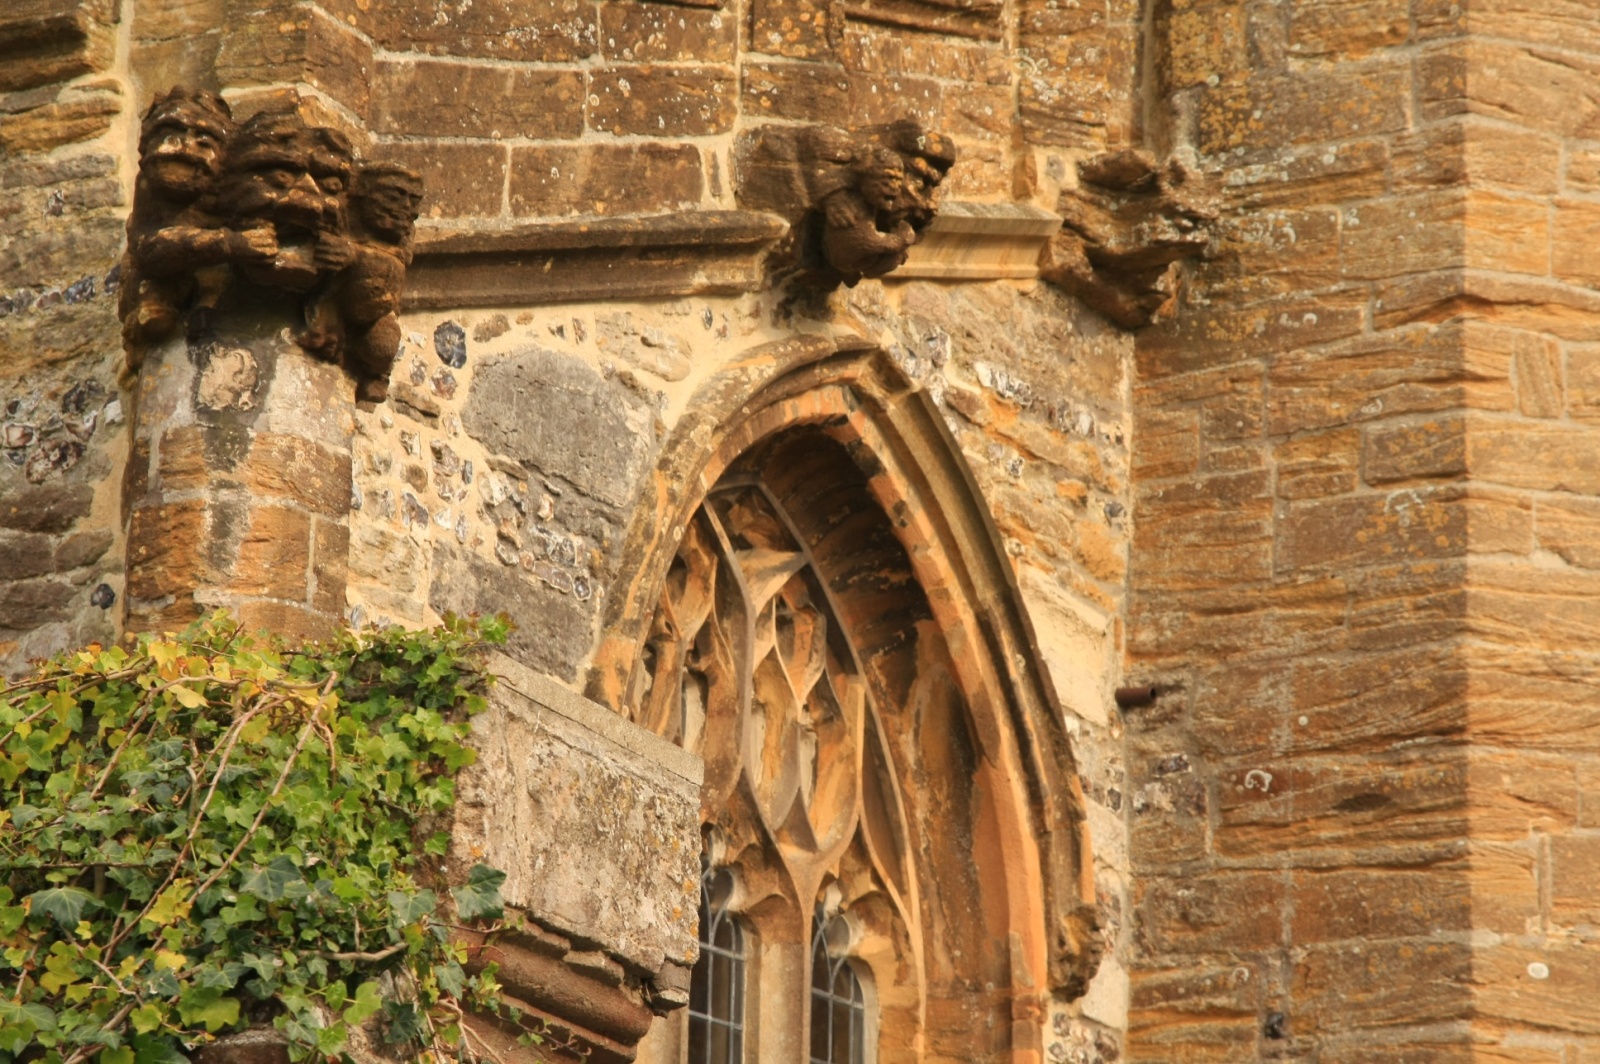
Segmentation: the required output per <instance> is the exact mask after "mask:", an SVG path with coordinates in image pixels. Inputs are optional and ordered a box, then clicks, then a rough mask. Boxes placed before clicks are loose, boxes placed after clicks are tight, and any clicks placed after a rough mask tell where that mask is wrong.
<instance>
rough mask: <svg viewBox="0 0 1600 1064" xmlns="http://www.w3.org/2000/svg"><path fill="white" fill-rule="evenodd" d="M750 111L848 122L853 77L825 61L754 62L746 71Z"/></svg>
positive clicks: (747, 109) (746, 102) (746, 103)
mask: <svg viewBox="0 0 1600 1064" xmlns="http://www.w3.org/2000/svg"><path fill="white" fill-rule="evenodd" d="M742 74H743V78H744V87H743V100H744V110H745V112H746V113H747V114H753V115H761V116H763V117H768V118H790V119H796V120H801V121H805V120H809V121H813V122H823V123H827V124H830V125H848V124H849V121H850V78H849V76H848V75H846V74H845V73H844V72H843V71H841V70H840V69H839V68H837V67H834V66H831V65H827V64H822V63H750V64H747V65H746V66H745V67H744V68H743V71H742Z"/></svg>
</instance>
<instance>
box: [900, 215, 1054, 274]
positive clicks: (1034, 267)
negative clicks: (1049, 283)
mask: <svg viewBox="0 0 1600 1064" xmlns="http://www.w3.org/2000/svg"><path fill="white" fill-rule="evenodd" d="M1060 229H1061V216H1060V215H1057V214H1052V213H1050V212H1049V211H1047V210H1044V209H1043V208H1041V207H1034V206H1031V205H1030V204H1026V203H946V204H944V205H943V206H942V207H940V208H939V214H938V216H937V217H935V218H934V220H933V222H932V224H931V225H929V226H928V228H927V230H926V231H925V232H924V233H923V234H922V240H921V241H920V242H919V243H917V244H916V245H915V246H914V247H913V248H912V249H911V253H910V254H909V255H907V256H906V261H905V265H903V266H901V267H900V268H899V269H898V270H895V271H894V274H893V277H894V279H895V280H913V279H918V278H923V279H928V280H942V281H993V280H1001V279H1005V278H1012V279H1015V280H1028V279H1029V278H1033V277H1037V276H1039V260H1040V257H1041V256H1042V255H1043V254H1044V251H1045V245H1046V244H1048V243H1049V242H1050V238H1051V237H1053V236H1055V235H1056V233H1057V232H1058V231H1059V230H1060Z"/></svg>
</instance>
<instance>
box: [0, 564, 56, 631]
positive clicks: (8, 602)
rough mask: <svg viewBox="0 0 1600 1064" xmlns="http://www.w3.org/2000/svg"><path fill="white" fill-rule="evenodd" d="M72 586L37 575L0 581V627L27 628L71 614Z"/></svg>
mask: <svg viewBox="0 0 1600 1064" xmlns="http://www.w3.org/2000/svg"><path fill="white" fill-rule="evenodd" d="M72 593H73V588H72V585H71V584H69V583H67V582H66V581H64V580H52V579H49V578H44V577H41V578H38V579H32V580H9V581H0V627H4V628H11V629H18V630H22V631H26V630H27V629H30V628H38V627H39V626H41V625H45V624H49V623H51V622H52V621H62V620H65V619H66V618H67V617H68V616H70V615H71V612H72V611H71V602H72Z"/></svg>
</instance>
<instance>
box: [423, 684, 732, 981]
mask: <svg viewBox="0 0 1600 1064" xmlns="http://www.w3.org/2000/svg"><path fill="white" fill-rule="evenodd" d="M490 670H491V671H492V672H494V673H495V674H496V675H498V676H499V677H500V681H499V682H498V683H497V684H495V686H494V687H493V688H492V689H491V690H490V693H489V709H488V710H487V711H486V712H485V713H483V714H482V715H480V716H479V717H477V718H476V719H475V720H474V721H473V739H472V745H473V746H474V747H475V748H476V750H477V751H478V760H477V762H476V763H475V764H474V765H472V766H471V767H469V768H468V769H467V770H466V771H465V772H463V773H462V776H461V779H460V781H459V785H458V795H459V797H458V801H457V804H456V813H455V822H454V827H453V830H452V835H453V841H452V847H451V855H452V856H451V864H452V866H454V868H453V870H452V875H465V872H466V869H467V867H468V866H469V865H471V864H473V863H475V862H476V861H478V860H483V861H486V862H488V863H489V864H491V865H494V866H495V867H496V868H499V869H501V870H503V871H504V872H505V873H506V876H507V878H506V882H505V885H504V886H503V888H502V893H503V894H504V896H505V899H506V902H507V904H509V905H512V906H515V907H516V908H518V909H521V910H523V911H524V912H526V913H527V914H528V915H529V916H530V917H532V918H533V919H534V920H535V921H536V922H537V923H538V924H539V925H540V926H542V927H545V928H548V929H549V930H551V931H554V932H556V933H558V934H560V935H562V936H565V937H566V938H567V939H570V940H571V941H572V942H573V943H574V944H575V946H576V947H577V948H581V949H598V950H599V951H601V952H603V953H604V954H606V955H608V956H610V957H613V958H615V959H616V960H617V961H618V962H620V963H621V964H622V966H623V968H624V969H626V970H627V971H628V972H630V973H633V974H634V975H636V976H637V977H639V978H648V979H656V978H658V977H660V976H661V975H662V973H663V966H664V965H668V966H670V965H679V966H682V965H688V964H692V963H694V957H695V954H696V952H697V949H698V946H697V941H698V940H697V936H696V932H695V920H696V915H697V909H698V903H699V889H700V780H701V771H702V769H701V763H700V759H699V758H698V757H696V756H695V755H694V754H691V753H689V752H688V751H685V750H683V749H681V748H679V747H677V746H674V745H673V744H672V743H669V742H667V741H666V740H664V739H662V738H660V737H659V736H657V735H655V734H653V733H651V732H649V731H646V730H645V729H643V728H641V727H639V726H638V725H636V724H633V723H631V722H629V721H628V720H626V719H625V718H623V717H620V716H618V715H617V714H615V713H613V712H612V711H610V710H608V709H606V708H605V707H603V706H601V705H598V704H597V703H594V702H591V701H589V700H588V699H586V698H584V697H583V696H581V695H578V694H575V693H574V692H572V691H570V690H568V689H567V688H565V687H563V686H562V685H561V684H560V683H558V682H556V681H555V680H552V679H550V678H549V677H546V676H541V675H539V674H538V673H536V672H534V671H532V670H530V669H528V668H527V667H526V666H523V665H521V664H519V663H517V662H515V661H512V660H511V659H510V658H507V657H504V656H500V655H497V656H496V657H495V658H494V659H493V660H492V661H491V662H490ZM533 1004H536V1005H537V1004H539V1003H538V1002H533Z"/></svg>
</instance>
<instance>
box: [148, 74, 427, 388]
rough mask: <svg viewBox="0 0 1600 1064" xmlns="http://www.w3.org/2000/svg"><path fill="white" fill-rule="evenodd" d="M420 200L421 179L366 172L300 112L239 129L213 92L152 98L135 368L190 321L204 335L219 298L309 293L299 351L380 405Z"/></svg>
mask: <svg viewBox="0 0 1600 1064" xmlns="http://www.w3.org/2000/svg"><path fill="white" fill-rule="evenodd" d="M421 201H422V179H421V178H420V177H418V176H417V175H416V174H415V173H412V172H411V171H409V170H406V169H404V168H402V167H397V166H391V165H385V164H372V165H366V166H363V165H361V164H360V163H358V162H357V160H356V157H355V152H354V150H353V149H352V147H351V144H350V141H349V139H348V138H346V137H345V136H344V134H342V133H340V132H339V131H338V130H335V129H328V128H324V127H319V126H310V125H307V124H306V123H305V121H304V120H303V119H302V118H301V117H300V116H299V115H298V114H296V113H293V112H287V111H284V112H263V113H261V114H257V115H255V116H253V117H251V118H250V119H248V120H247V121H245V122H243V123H239V124H235V122H234V119H233V115H232V113H231V112H230V110H229V108H228V105H227V103H226V102H225V101H224V100H222V98H221V97H219V96H217V95H215V94H213V93H198V92H189V91H187V90H184V89H181V88H178V89H173V90H172V91H170V92H168V93H166V94H165V95H162V96H158V97H157V98H156V100H155V102H154V103H153V104H151V107H150V110H149V111H148V112H147V113H146V115H145V118H144V125H143V127H142V129H141V137H140V163H139V179H138V184H137V186H136V191H135V195H134V204H133V212H132V215H131V216H130V218H129V220H128V253H127V257H126V259H125V262H124V267H123V277H124V281H123V289H122V294H121V296H120V298H119V306H118V309H119V312H120V314H121V317H122V332H123V341H124V346H125V347H126V349H127V353H128V368H129V370H130V371H132V370H136V369H138V367H139V364H140V363H141V362H142V361H143V357H144V351H145V349H146V348H147V347H148V346H149V345H150V344H153V343H157V342H159V341H161V340H163V339H165V338H167V337H168V336H171V335H172V334H173V333H174V331H176V329H177V327H178V323H179V321H180V320H181V319H183V318H184V316H185V315H187V316H188V323H189V334H190V337H191V338H196V337H198V336H200V335H202V334H204V333H205V332H206V331H207V330H208V329H209V327H210V323H211V321H212V320H213V314H214V313H215V311H216V310H217V309H218V307H219V306H221V305H222V304H223V303H224V302H225V301H228V300H238V299H241V298H245V297H247V295H248V293H249V292H250V290H251V289H253V288H265V289H273V290H277V291H280V292H289V293H292V294H294V295H296V296H302V297H303V312H304V318H305V326H304V328H303V329H302V330H300V332H299V335H298V337H297V339H298V341H299V343H300V346H301V347H303V348H305V350H306V351H308V352H310V353H311V354H312V355H314V356H316V357H318V358H321V359H325V360H327V361H330V362H339V363H342V364H343V365H344V366H345V368H346V369H347V370H348V371H349V372H350V373H351V374H352V376H354V377H355V379H356V382H357V397H358V398H360V399H364V400H369V401H377V402H381V401H382V400H383V399H384V398H385V396H386V395H387V393H388V379H389V371H390V369H391V368H392V366H393V363H394V358H395V354H396V352H397V350H398V348H399V345H400V325H399V319H398V313H399V309H400V289H401V284H402V282H403V281H404V279H405V269H406V266H407V265H409V264H410V261H411V241H412V236H413V232H414V226H415V222H416V218H417V210H418V206H419V205H420V203H421ZM352 215H353V216H352Z"/></svg>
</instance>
